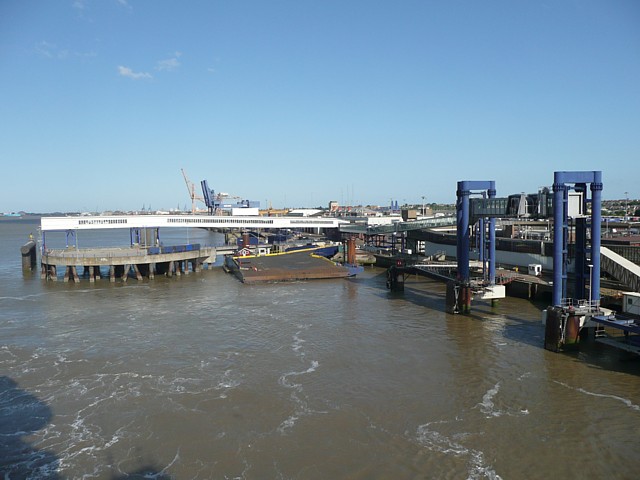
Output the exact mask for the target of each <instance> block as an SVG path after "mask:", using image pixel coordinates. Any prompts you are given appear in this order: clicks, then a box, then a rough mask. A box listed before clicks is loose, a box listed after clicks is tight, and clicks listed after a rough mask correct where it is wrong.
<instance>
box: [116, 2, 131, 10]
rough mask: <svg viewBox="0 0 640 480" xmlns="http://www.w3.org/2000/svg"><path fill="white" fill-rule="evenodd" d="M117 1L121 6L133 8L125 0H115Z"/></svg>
mask: <svg viewBox="0 0 640 480" xmlns="http://www.w3.org/2000/svg"><path fill="white" fill-rule="evenodd" d="M117 1H118V3H119V4H120V5H122V6H123V7H125V8H128V9H129V10H131V9H133V7H132V6H131V5H129V2H128V1H127V0H117Z"/></svg>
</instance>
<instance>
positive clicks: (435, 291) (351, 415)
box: [0, 221, 640, 479]
mask: <svg viewBox="0 0 640 480" xmlns="http://www.w3.org/2000/svg"><path fill="white" fill-rule="evenodd" d="M36 228H37V225H34V224H28V223H26V222H20V221H18V222H1V223H0V260H1V262H0V338H1V346H0V472H1V473H2V475H0V477H3V478H7V479H13V478H56V479H57V478H59V479H72V478H73V479H75V478H98V479H110V478H132V477H135V476H139V477H140V478H175V479H192V478H195V479H209V478H216V479H217V478H220V479H226V478H229V479H231V478H242V479H265V478H268V479H271V478H281V479H342V478H348V479H390V478H392V479H416V478H428V479H430V478H445V479H448V478H450V479H465V478H472V479H477V478H502V479H521V478H531V479H538V478H539V479H546V478H621V479H622V478H627V479H635V478H637V477H638V472H640V453H639V451H638V448H639V443H638V440H639V438H640V435H639V434H640V362H638V361H637V360H636V361H623V360H621V355H620V353H619V352H618V351H616V350H613V349H611V348H609V347H604V346H600V345H593V344H591V345H584V346H583V349H582V350H581V352H580V353H577V354H573V355H568V354H556V353H551V352H548V351H546V350H544V349H543V348H542V344H543V335H544V329H543V326H542V325H541V323H540V311H541V309H542V308H544V307H545V305H534V304H532V303H530V302H528V301H525V300H521V299H511V298H510V299H506V300H504V301H502V302H501V303H500V304H499V305H498V306H497V307H496V308H493V309H492V308H491V307H490V306H489V305H487V304H482V303H475V304H474V305H473V312H472V315H470V316H454V315H448V314H446V313H444V294H445V289H444V285H443V284H441V283H438V282H434V281H430V280H426V279H424V278H419V277H418V278H411V279H410V281H409V282H408V283H407V285H406V291H405V292H404V294H401V295H398V294H390V293H388V292H387V290H386V288H385V278H384V271H383V270H380V269H375V268H367V269H366V270H365V273H364V274H363V275H360V276H358V277H357V278H355V279H346V280H345V279H339V280H326V281H325V280H320V281H310V282H297V283H290V284H267V285H258V286H247V285H243V284H241V283H239V282H238V281H237V280H236V279H235V277H232V276H229V275H227V274H225V273H224V272H222V271H221V270H219V269H213V270H209V271H204V272H202V273H201V274H191V275H188V276H183V277H181V278H171V279H167V278H159V277H156V279H155V280H152V281H148V280H144V281H142V282H137V281H136V280H133V279H130V280H129V282H127V284H125V285H123V284H120V283H116V284H110V283H109V282H108V281H107V280H104V281H99V282H97V283H96V284H89V282H88V281H87V280H83V281H82V282H81V283H79V284H65V283H62V282H58V283H51V282H50V283H45V282H43V281H42V280H40V277H39V274H35V275H26V276H23V274H22V272H21V270H20V251H19V248H20V246H21V245H22V244H23V243H25V242H26V240H27V237H28V234H29V232H31V231H35V229H36ZM181 234H184V232H182V233H181ZM169 235H174V236H178V235H179V233H178V232H175V233H174V232H172V233H170V234H169ZM188 235H189V236H190V241H199V242H201V243H208V242H209V241H213V239H212V238H210V237H211V234H209V233H207V232H204V231H198V230H192V231H190V232H188ZM125 236H128V232H127V234H126V235H125ZM93 241H95V239H93ZM166 241H167V239H166V236H165V242H166Z"/></svg>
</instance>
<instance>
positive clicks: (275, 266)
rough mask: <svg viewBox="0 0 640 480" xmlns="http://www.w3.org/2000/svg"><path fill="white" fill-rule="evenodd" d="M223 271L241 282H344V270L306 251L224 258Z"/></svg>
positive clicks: (348, 272) (347, 270) (346, 275)
mask: <svg viewBox="0 0 640 480" xmlns="http://www.w3.org/2000/svg"><path fill="white" fill-rule="evenodd" d="M225 267H226V269H227V270H228V271H230V272H232V273H234V274H235V275H236V276H237V277H238V278H239V279H240V281H241V282H243V283H247V284H251V283H261V282H288V281H296V280H315V279H323V278H344V277H348V276H349V275H350V271H349V269H348V268H346V267H343V266H341V265H337V264H335V263H334V262H332V261H331V260H328V259H327V258H324V257H320V256H316V255H312V254H311V252H309V251H294V252H290V253H289V252H288V253H277V254H272V255H248V256H230V255H229V256H227V257H225Z"/></svg>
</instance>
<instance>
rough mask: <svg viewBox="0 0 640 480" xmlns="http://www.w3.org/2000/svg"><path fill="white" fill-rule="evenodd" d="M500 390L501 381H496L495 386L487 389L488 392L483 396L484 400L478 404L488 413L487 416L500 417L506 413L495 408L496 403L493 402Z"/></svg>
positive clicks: (482, 410)
mask: <svg viewBox="0 0 640 480" xmlns="http://www.w3.org/2000/svg"><path fill="white" fill-rule="evenodd" d="M499 391H500V382H498V383H496V384H495V385H494V386H493V388H490V389H489V390H487V392H486V393H485V394H484V396H483V397H482V402H480V403H478V404H477V405H476V406H477V407H480V411H481V412H482V413H484V414H485V415H487V417H499V416H501V415H503V414H504V412H502V411H500V410H496V409H495V404H494V403H493V398H494V397H495V396H496V395H497V394H498V392H499Z"/></svg>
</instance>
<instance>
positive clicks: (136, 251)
mask: <svg viewBox="0 0 640 480" xmlns="http://www.w3.org/2000/svg"><path fill="white" fill-rule="evenodd" d="M215 256H216V249H215V247H201V246H200V245H197V244H194V245H178V246H172V247H164V248H159V247H156V248H144V247H139V246H133V247H120V248H88V249H78V248H75V247H71V248H66V249H57V250H46V251H45V252H44V253H43V254H42V259H41V277H42V278H43V279H45V280H52V281H55V280H57V272H58V268H63V269H64V272H65V273H64V275H63V280H64V281H65V282H69V281H72V282H75V283H77V282H79V281H80V278H81V275H79V274H78V268H80V267H82V272H83V274H82V277H88V278H89V282H91V283H93V282H95V281H96V279H100V278H102V275H101V272H100V268H101V267H104V268H105V269H108V272H109V274H108V276H109V281H110V282H115V281H116V279H117V278H119V279H120V280H121V281H122V282H126V281H127V279H128V278H129V276H130V275H132V276H133V277H135V278H136V279H137V280H138V281H140V280H143V278H145V277H146V278H149V279H152V278H154V277H155V275H156V274H159V275H161V274H164V275H166V276H168V277H172V276H173V275H174V274H175V275H176V276H179V275H183V274H184V275H186V274H188V273H189V265H191V271H192V272H199V271H201V270H202V264H203V263H205V262H211V259H212V258H215Z"/></svg>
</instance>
